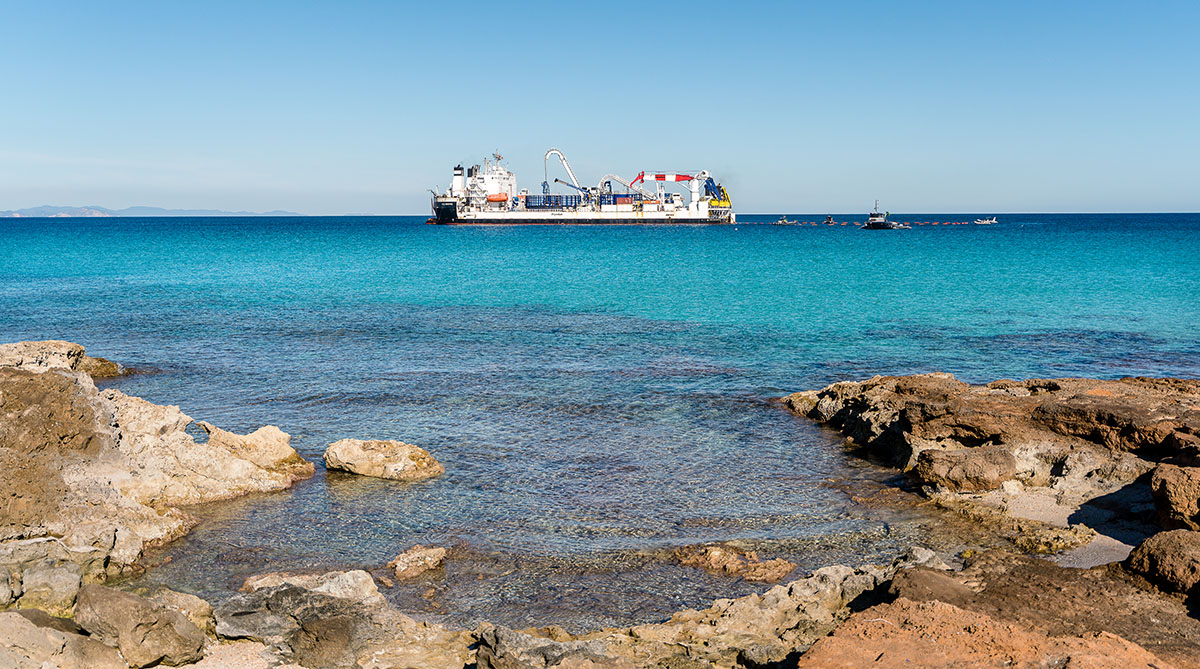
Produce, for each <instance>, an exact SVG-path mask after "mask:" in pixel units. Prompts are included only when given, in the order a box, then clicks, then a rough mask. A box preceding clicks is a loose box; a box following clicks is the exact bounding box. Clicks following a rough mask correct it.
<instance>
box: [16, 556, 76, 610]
mask: <svg viewBox="0 0 1200 669" xmlns="http://www.w3.org/2000/svg"><path fill="white" fill-rule="evenodd" d="M81 579H82V570H81V569H80V567H79V565H77V564H74V563H71V562H55V561H51V560H43V561H41V562H38V563H35V564H33V565H30V566H29V567H27V568H26V569H25V570H24V573H23V574H22V575H21V587H22V590H23V591H24V592H23V594H22V595H21V598H20V600H18V602H17V605H18V606H19V607H21V608H26V609H42V610H44V611H48V612H50V613H52V614H54V615H69V614H70V613H71V609H72V607H74V605H75V596H76V595H77V594H78V593H79V586H80V583H81Z"/></svg>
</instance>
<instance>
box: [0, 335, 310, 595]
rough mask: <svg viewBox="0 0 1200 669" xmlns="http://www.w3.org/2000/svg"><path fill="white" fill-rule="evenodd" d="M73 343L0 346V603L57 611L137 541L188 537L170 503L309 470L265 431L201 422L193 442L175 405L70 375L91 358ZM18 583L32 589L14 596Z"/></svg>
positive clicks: (125, 565)
mask: <svg viewBox="0 0 1200 669" xmlns="http://www.w3.org/2000/svg"><path fill="white" fill-rule="evenodd" d="M82 350H83V349H82V347H79V346H78V345H74V344H70V343H68V342H24V343H21V344H16V345H4V346H0V606H6V605H10V604H12V603H14V601H15V603H16V605H17V606H19V607H31V606H32V607H39V608H42V607H45V608H48V609H54V610H55V611H56V612H62V611H66V610H67V608H68V607H69V605H70V599H71V598H72V596H73V592H72V591H73V590H74V589H77V587H78V584H79V582H80V581H82V582H103V581H104V580H106V579H107V578H110V577H113V576H119V575H122V574H128V573H131V572H133V571H136V570H137V569H139V567H138V565H137V564H136V563H137V560H138V558H139V557H140V555H141V553H142V550H143V548H145V547H146V546H152V545H158V544H162V543H165V542H167V541H170V540H172V539H174V538H177V537H179V536H181V535H183V534H184V533H185V532H187V530H188V529H189V528H190V526H191V524H192V523H193V522H194V521H193V520H192V519H191V518H190V517H189V516H188V515H187V514H186V513H185V512H183V511H182V510H180V509H179V508H177V507H178V506H179V505H185V504H194V503H197V502H205V501H212V500H218V499H227V498H230V497H236V496H238V495H243V494H246V493H251V492H269V491H274V490H283V489H285V488H287V487H289V486H291V485H292V484H294V483H295V482H296V481H297V480H298V479H300V478H303V477H306V476H311V475H312V472H313V466H312V464H311V463H307V462H304V461H303V460H302V459H301V458H300V457H299V455H297V454H296V453H295V451H294V450H292V449H291V447H290V445H289V443H288V442H289V438H288V436H287V435H286V434H284V433H283V432H281V431H279V430H278V428H274V427H270V426H268V427H266V428H263V429H260V430H258V431H256V432H253V433H251V434H249V435H244V436H243V435H236V434H233V433H230V432H225V431H223V430H218V429H217V428H215V427H212V426H208V431H209V433H210V439H209V443H203V444H197V443H196V441H195V439H193V437H192V436H191V435H190V434H189V433H188V432H187V431H186V429H187V428H188V426H189V425H190V424H191V423H192V419H191V417H189V416H187V415H186V414H184V413H183V412H182V411H180V410H179V408H178V407H170V406H159V405H155V404H152V403H150V402H147V401H146V400H143V399H140V398H137V397H131V396H128V395H125V394H124V393H121V392H120V391H118V390H115V389H111V388H110V389H108V390H105V391H103V392H101V391H99V390H98V389H97V388H96V386H95V384H94V383H93V382H92V380H91V379H90V378H89V377H88V376H87V375H86V374H84V373H82V372H81V371H79V370H80V369H82V367H81V365H85V364H91V363H87V358H86V356H83V354H82ZM67 563H72V564H74V565H76V566H75V567H71V566H68V564H67ZM30 569H32V570H33V573H32V574H31V575H30V577H29V578H27V579H24V578H23V577H22V574H23V572H25V571H27V570H30ZM23 581H27V583H28V584H32V585H34V586H35V587H24V588H23V590H24V592H22V585H21V584H22V582H23ZM21 597H24V598H25V601H24V602H22V601H21V600H20V598H21Z"/></svg>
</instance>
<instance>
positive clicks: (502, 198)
mask: <svg viewBox="0 0 1200 669" xmlns="http://www.w3.org/2000/svg"><path fill="white" fill-rule="evenodd" d="M487 201H488V202H508V196H507V195H505V194H504V193H492V194H491V195H489V196H487Z"/></svg>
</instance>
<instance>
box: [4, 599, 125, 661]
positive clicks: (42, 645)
mask: <svg viewBox="0 0 1200 669" xmlns="http://www.w3.org/2000/svg"><path fill="white" fill-rule="evenodd" d="M0 667H11V668H12V669H49V668H51V667H53V668H55V669H127V665H126V664H125V662H124V661H122V660H121V656H120V655H118V654H117V651H116V649H115V648H109V647H108V646H105V645H104V644H102V643H99V642H97V641H95V640H92V639H89V638H87V637H85V636H81V635H79V634H73V633H70V632H63V631H61V630H58V629H55V628H53V627H48V626H44V625H38V624H35V623H34V622H33V621H31V620H29V619H28V618H26V617H25V616H23V615H21V614H20V613H17V612H14V611H10V612H6V613H0Z"/></svg>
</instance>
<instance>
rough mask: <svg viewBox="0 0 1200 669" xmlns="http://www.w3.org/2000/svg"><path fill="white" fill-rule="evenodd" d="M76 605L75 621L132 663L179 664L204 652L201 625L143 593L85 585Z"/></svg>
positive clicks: (145, 664) (190, 660) (200, 655)
mask: <svg viewBox="0 0 1200 669" xmlns="http://www.w3.org/2000/svg"><path fill="white" fill-rule="evenodd" d="M75 609H76V610H75V622H77V623H78V624H79V625H80V626H81V627H83V628H84V629H85V630H87V631H88V633H90V634H91V635H92V637H93V638H95V639H96V640H97V641H100V642H102V643H105V644H108V645H110V646H116V647H117V648H119V649H120V651H121V655H122V657H124V658H125V661H126V662H128V663H129V664H130V665H131V666H134V667H145V666H148V665H152V664H159V663H162V664H166V665H171V666H176V665H180V664H187V663H191V662H196V661H197V660H199V659H200V658H202V657H203V656H204V653H203V652H202V649H203V648H204V633H203V632H202V631H200V629H199V628H198V627H196V626H195V625H194V624H192V622H191V621H189V620H188V619H187V618H186V617H185V616H184V615H183V614H181V613H179V612H178V611H172V610H171V609H168V608H166V607H163V606H161V605H159V604H156V603H154V602H152V601H150V600H148V599H146V598H144V597H139V596H137V595H134V594H132V593H128V592H122V591H120V590H114V589H112V588H106V587H104V586H102V585H86V586H84V587H83V589H82V590H80V591H79V602H78V604H77V605H76V607H75Z"/></svg>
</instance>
